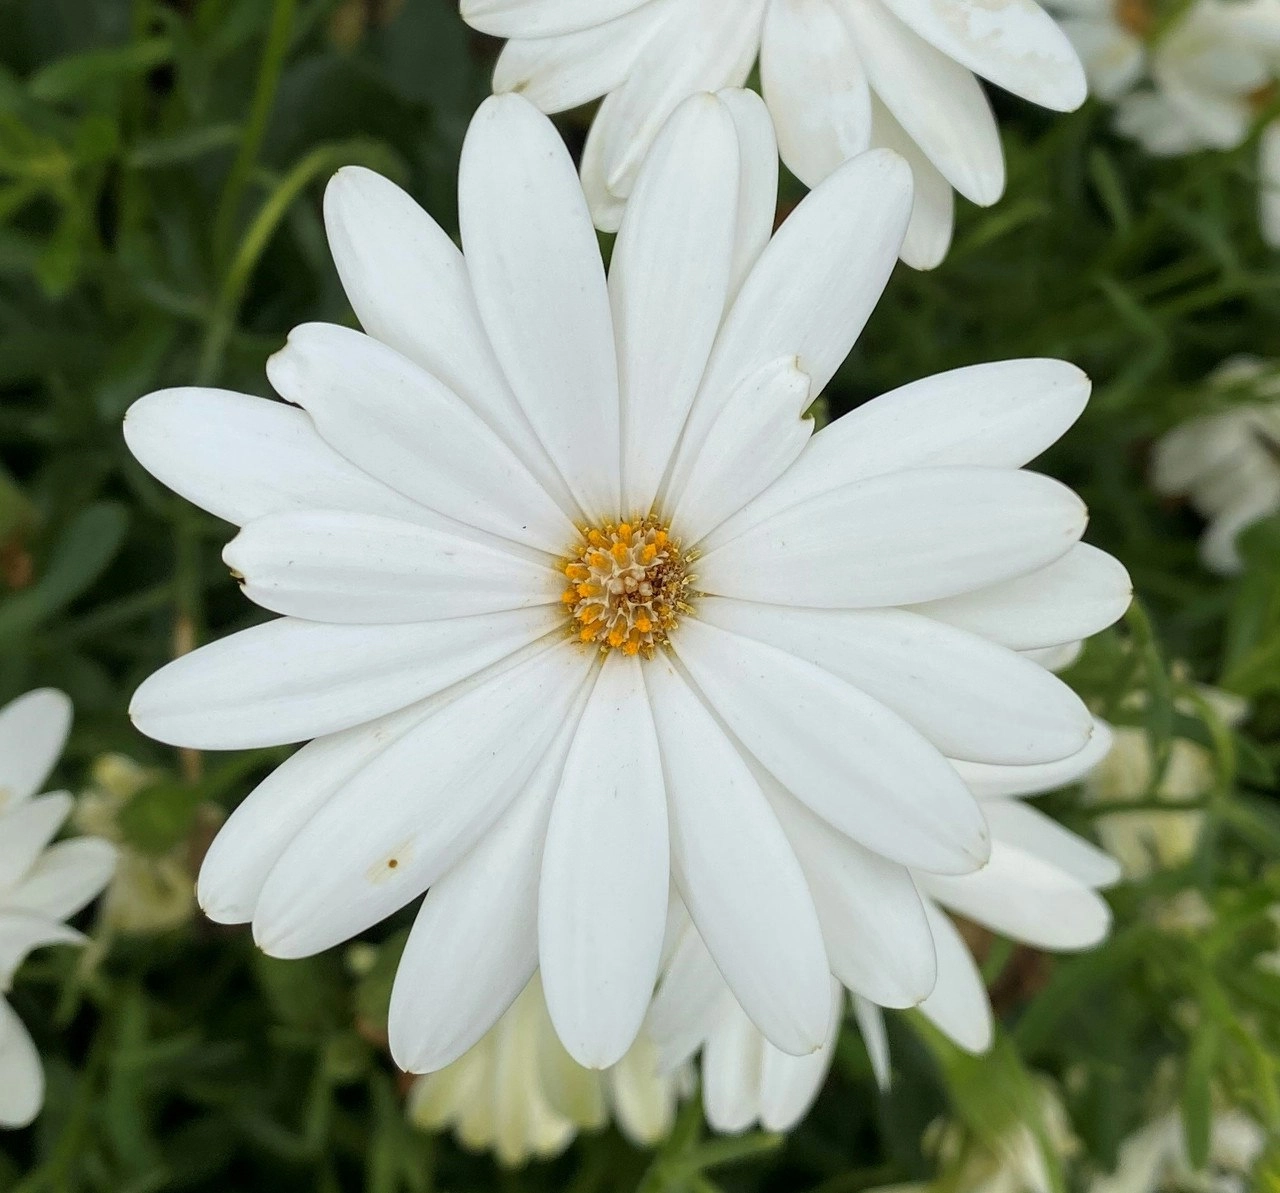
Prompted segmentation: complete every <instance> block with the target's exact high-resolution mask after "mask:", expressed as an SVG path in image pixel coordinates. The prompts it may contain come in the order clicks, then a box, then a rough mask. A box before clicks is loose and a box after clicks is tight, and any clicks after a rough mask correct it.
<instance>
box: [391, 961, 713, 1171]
mask: <svg viewBox="0 0 1280 1193" xmlns="http://www.w3.org/2000/svg"><path fill="white" fill-rule="evenodd" d="M688 1084H689V1082H688V1076H687V1074H686V1073H685V1072H682V1071H680V1070H676V1071H674V1072H660V1071H659V1068H658V1055H657V1051H656V1049H655V1048H654V1046H653V1045H652V1044H651V1043H650V1042H649V1039H648V1037H647V1036H644V1035H641V1036H639V1037H638V1038H637V1039H636V1042H635V1043H634V1044H633V1045H632V1046H631V1049H630V1051H629V1052H628V1053H627V1054H626V1056H624V1057H623V1058H622V1060H620V1061H619V1062H618V1063H617V1064H616V1065H614V1066H613V1067H612V1068H609V1069H606V1070H605V1071H604V1072H597V1071H595V1070H594V1069H584V1068H583V1067H582V1066H581V1065H579V1064H578V1063H577V1062H576V1061H575V1060H574V1059H573V1058H572V1057H571V1056H570V1055H569V1054H568V1053H567V1052H566V1051H565V1050H564V1045H563V1044H561V1043H560V1038H559V1037H558V1036H557V1035H556V1032H555V1028H554V1027H553V1026H552V1024H551V1017H550V1016H549V1015H548V1013H547V1004H546V1000H545V998H544V996H543V993H542V985H541V983H540V982H539V981H538V979H537V978H536V977H535V978H534V979H533V981H531V982H530V983H529V985H528V986H526V987H525V989H524V992H523V993H522V994H521V995H520V997H519V998H517V999H516V1001H515V1002H514V1003H513V1004H512V1006H511V1009H510V1010H509V1011H507V1012H506V1014H505V1015H503V1016H502V1018H501V1019H499V1020H498V1022H497V1023H496V1024H495V1025H494V1027H493V1028H492V1029H491V1030H490V1031H489V1033H488V1034H487V1035H486V1036H485V1037H484V1038H483V1039H482V1040H481V1041H480V1042H479V1043H478V1044H477V1045H476V1046H475V1047H474V1048H472V1049H471V1050H470V1051H468V1052H467V1053H466V1054H465V1055H464V1056H462V1057H461V1058H460V1059H459V1060H456V1061H454V1062H453V1064H451V1065H449V1066H448V1068H445V1069H442V1070H441V1071H440V1072H438V1073H432V1074H431V1075H430V1076H427V1077H420V1078H419V1079H418V1080H417V1081H416V1082H415V1083H414V1086H413V1089H412V1090H411V1091H410V1094H409V1117H410V1118H411V1119H412V1120H413V1121H414V1122H415V1123H417V1124H418V1125H419V1126H421V1127H425V1128H427V1129H429V1130H442V1129H444V1128H446V1127H451V1128H453V1130H454V1132H455V1133H456V1135H457V1137H458V1140H459V1142H461V1143H462V1145H463V1146H464V1147H467V1148H469V1149H471V1150H472V1151H490V1150H492V1151H493V1152H494V1154H495V1155H496V1156H497V1158H498V1160H499V1161H500V1162H501V1163H503V1164H505V1165H507V1166H508V1167H517V1166H519V1165H522V1164H525V1163H527V1162H528V1161H530V1160H534V1159H548V1158H550V1157H552V1156H557V1155H559V1154H560V1153H561V1152H562V1151H564V1149H565V1148H566V1147H568V1146H569V1144H570V1143H571V1142H572V1141H573V1138H574V1137H575V1136H576V1135H577V1134H578V1132H579V1131H583V1130H587V1131H590V1130H598V1129H600V1128H601V1127H603V1126H605V1125H606V1124H607V1123H608V1122H609V1121H610V1119H612V1120H613V1121H614V1122H615V1123H616V1124H617V1126H618V1129H619V1130H620V1131H621V1132H622V1133H623V1135H625V1136H626V1137H627V1138H628V1139H629V1140H631V1142H632V1143H634V1144H635V1145H636V1146H637V1147H652V1146H653V1145H654V1144H656V1143H658V1142H660V1141H661V1140H663V1139H665V1138H666V1137H667V1136H668V1135H669V1134H670V1133H671V1128H672V1126H673V1124H674V1123H675V1116H676V1107H677V1104H678V1102H679V1099H680V1097H681V1096H682V1095H683V1094H684V1093H685V1092H687V1089H688Z"/></svg>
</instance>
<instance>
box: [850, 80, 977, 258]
mask: <svg viewBox="0 0 1280 1193" xmlns="http://www.w3.org/2000/svg"><path fill="white" fill-rule="evenodd" d="M871 144H872V145H874V146H877V147H880V146H883V147H884V148H885V149H892V150H893V151H894V152H895V153H900V154H902V156H903V157H904V158H906V161H907V165H909V166H910V167H911V176H912V177H913V178H914V179H915V184H916V187H915V203H914V204H913V205H912V208H911V222H910V223H909V224H908V225H907V235H906V238H905V239H904V240H903V242H902V254H901V256H902V260H903V262H904V263H905V264H907V265H910V266H911V268H912V269H935V268H937V267H938V266H939V265H941V264H942V259H943V258H944V257H945V256H946V255H947V250H948V249H949V248H950V247H951V233H952V231H953V230H954V228H955V220H956V196H955V192H954V191H953V190H952V189H951V183H949V182H948V181H947V180H946V179H945V178H943V176H942V175H941V174H940V173H939V172H938V168H937V167H936V166H935V165H934V164H933V163H932V162H931V161H930V160H929V159H928V158H927V157H925V155H924V151H923V150H922V149H921V148H920V146H919V145H917V144H916V143H915V142H914V141H913V140H912V139H911V138H910V137H909V136H908V135H907V133H906V130H905V129H903V127H902V125H900V124H899V123H898V122H897V121H896V120H895V119H894V118H893V113H892V112H890V111H889V109H888V108H886V107H885V106H884V104H882V103H881V102H880V101H879V100H878V99H877V98H876V97H875V96H874V95H873V96H872V97H871Z"/></svg>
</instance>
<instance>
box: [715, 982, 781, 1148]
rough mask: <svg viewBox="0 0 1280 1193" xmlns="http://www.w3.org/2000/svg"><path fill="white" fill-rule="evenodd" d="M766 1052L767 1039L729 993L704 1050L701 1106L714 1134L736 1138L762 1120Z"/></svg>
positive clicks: (725, 996)
mask: <svg viewBox="0 0 1280 1193" xmlns="http://www.w3.org/2000/svg"><path fill="white" fill-rule="evenodd" d="M764 1048H765V1040H764V1037H763V1036H762V1035H761V1034H760V1032H759V1030H758V1029H757V1027H756V1026H755V1024H754V1023H752V1022H751V1020H750V1019H748V1018H747V1016H746V1013H745V1012H744V1011H743V1010H742V1008H741V1007H740V1006H738V1004H737V1003H736V1002H735V1001H734V1000H733V997H732V996H731V995H730V994H728V992H726V993H725V995H724V998H723V1000H722V1002H721V1007H720V1015H719V1022H718V1023H717V1024H716V1029H715V1031H714V1032H713V1033H712V1035H711V1038H710V1039H709V1040H708V1041H707V1044H706V1047H705V1048H704V1049H703V1050H702V1106H703V1110H704V1111H705V1113H706V1116H707V1123H708V1125H709V1126H711V1127H712V1128H713V1129H714V1130H716V1131H721V1132H724V1133H725V1134H733V1135H736V1134H737V1133H738V1132H740V1131H745V1130H746V1129H747V1128H748V1127H749V1126H751V1124H752V1123H754V1122H755V1121H756V1119H758V1118H759V1117H760V1078H761V1074H762V1068H763V1064H764Z"/></svg>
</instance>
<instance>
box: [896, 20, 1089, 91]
mask: <svg viewBox="0 0 1280 1193" xmlns="http://www.w3.org/2000/svg"><path fill="white" fill-rule="evenodd" d="M884 3H885V4H886V5H887V6H888V7H889V9H890V11H892V12H893V13H894V14H895V15H896V16H897V17H898V18H899V19H900V20H902V21H903V22H905V23H906V24H907V25H908V26H910V27H911V28H912V29H914V30H915V31H916V33H918V34H919V35H920V36H921V37H923V38H924V39H925V41H927V42H928V43H929V44H930V45H932V46H935V47H937V49H939V50H941V51H942V52H943V53H944V54H946V55H947V57H948V58H954V59H955V60H956V61H957V62H959V63H960V64H961V65H962V66H967V67H968V68H969V69H970V70H971V71H973V72H974V73H975V74H979V75H981V76H982V77H983V78H984V79H988V80H990V81H991V82H992V83H994V84H995V85H996V86H997V87H1003V88H1004V89H1005V90H1006V91H1012V92H1013V93H1014V94H1015V95H1020V96H1022V97H1023V99H1029V100H1030V101H1031V102H1032V103H1033V104H1040V105H1041V106H1042V107H1046V108H1053V109H1054V110H1055V111H1059V112H1070V111H1073V110H1074V109H1076V108H1078V107H1079V106H1080V105H1081V104H1082V103H1084V100H1085V95H1086V94H1087V92H1088V83H1087V82H1086V80H1085V75H1084V67H1083V66H1082V65H1081V63H1080V58H1079V56H1078V55H1077V54H1076V51H1075V49H1074V47H1073V46H1072V45H1071V42H1070V41H1069V40H1068V38H1067V35H1066V34H1065V33H1064V32H1063V31H1062V29H1061V28H1060V27H1059V25H1058V22H1057V21H1055V20H1054V19H1053V17H1051V16H1050V15H1049V14H1048V13H1047V12H1046V11H1045V10H1044V9H1043V8H1041V7H1040V5H1039V4H1037V3H1036V0H999V2H998V3H995V4H968V3H965V0H884Z"/></svg>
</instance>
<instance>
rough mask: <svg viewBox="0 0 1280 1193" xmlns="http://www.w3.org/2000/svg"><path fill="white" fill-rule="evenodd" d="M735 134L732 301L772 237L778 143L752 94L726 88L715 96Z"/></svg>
mask: <svg viewBox="0 0 1280 1193" xmlns="http://www.w3.org/2000/svg"><path fill="white" fill-rule="evenodd" d="M719 96H720V102H721V103H722V104H724V105H725V107H726V108H728V109H729V115H731V116H732V117H733V123H734V125H735V126H736V127H737V130H738V167H739V172H740V177H739V181H738V220H737V230H736V235H735V245H734V251H733V284H732V286H731V287H730V293H731V296H733V297H736V296H737V293H738V291H739V290H741V289H742V283H743V282H744V281H746V279H747V275H748V274H749V273H750V272H751V271H752V269H754V268H755V264H756V262H757V261H758V260H759V259H760V254H761V253H762V252H764V248H765V245H767V244H768V243H769V238H770V237H771V236H772V235H773V223H774V216H775V213H776V211H777V209H778V142H777V138H776V137H775V136H774V132H773V121H772V120H771V119H770V118H769V110H768V108H766V107H765V105H764V100H762V99H761V98H760V97H759V96H758V95H757V94H756V93H755V92H754V91H743V90H740V89H735V88H730V89H728V90H725V91H721V92H720V93H719Z"/></svg>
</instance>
